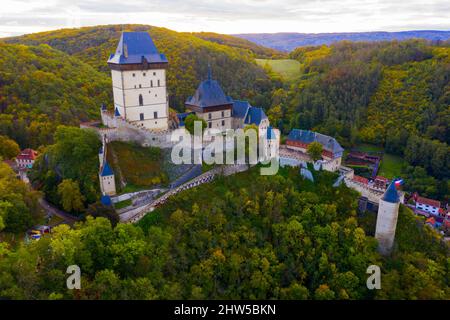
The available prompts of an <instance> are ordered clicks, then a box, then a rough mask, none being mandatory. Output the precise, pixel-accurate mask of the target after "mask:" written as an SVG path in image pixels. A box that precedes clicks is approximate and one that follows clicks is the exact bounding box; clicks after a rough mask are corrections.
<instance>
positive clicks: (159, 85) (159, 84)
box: [158, 79, 161, 87]
mask: <svg viewBox="0 0 450 320" xmlns="http://www.w3.org/2000/svg"><path fill="white" fill-rule="evenodd" d="M158 87H161V82H160V81H159V79H158Z"/></svg>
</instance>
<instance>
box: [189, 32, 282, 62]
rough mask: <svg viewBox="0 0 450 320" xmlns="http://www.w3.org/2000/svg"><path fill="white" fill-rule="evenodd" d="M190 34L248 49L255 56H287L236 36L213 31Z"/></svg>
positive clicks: (274, 57)
mask: <svg viewBox="0 0 450 320" xmlns="http://www.w3.org/2000/svg"><path fill="white" fill-rule="evenodd" d="M191 34H192V35H194V36H196V37H198V38H201V39H204V40H208V41H212V42H216V43H219V44H224V45H227V46H230V47H234V48H239V49H244V50H248V51H250V52H251V53H253V54H254V55H255V56H256V57H257V58H272V59H281V58H286V57H287V55H286V53H285V52H282V51H279V50H275V49H272V48H268V47H264V46H260V45H258V44H256V43H254V42H252V41H249V40H246V39H243V38H238V37H234V36H230V35H226V34H220V33H214V32H194V33H191Z"/></svg>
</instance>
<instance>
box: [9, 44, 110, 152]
mask: <svg viewBox="0 0 450 320" xmlns="http://www.w3.org/2000/svg"><path fill="white" fill-rule="evenodd" d="M111 95H112V93H111V80H110V79H109V77H108V76H107V75H105V74H103V73H101V72H98V71H96V70H95V69H94V68H92V67H91V66H90V65H88V64H86V63H84V62H82V61H80V60H79V59H78V58H76V57H72V56H70V55H67V54H65V53H64V52H61V51H59V50H55V49H52V48H51V47H49V46H48V45H40V46H25V45H17V44H4V43H3V44H2V43H0V134H1V135H7V136H9V137H11V138H13V139H14V140H16V141H17V143H19V145H20V146H21V147H22V148H23V147H33V148H37V147H39V146H40V145H46V144H48V143H51V141H52V139H53V134H54V132H55V128H56V126H57V125H58V124H69V125H76V126H78V125H79V122H80V121H86V120H89V119H93V118H96V117H98V116H99V115H98V108H99V106H100V104H101V103H102V102H108V101H111Z"/></svg>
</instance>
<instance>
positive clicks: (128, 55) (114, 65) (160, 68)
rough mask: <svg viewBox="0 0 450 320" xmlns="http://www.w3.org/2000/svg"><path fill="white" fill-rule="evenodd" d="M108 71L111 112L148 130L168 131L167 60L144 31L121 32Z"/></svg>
mask: <svg viewBox="0 0 450 320" xmlns="http://www.w3.org/2000/svg"><path fill="white" fill-rule="evenodd" d="M108 65H109V67H110V69H111V76H112V84H113V94H114V109H115V110H114V111H115V114H116V115H120V116H121V117H123V118H124V119H126V120H127V121H129V122H132V123H135V124H137V125H138V126H142V127H145V128H147V129H151V130H167V129H168V115H169V106H168V95H167V87H166V70H167V66H168V61H167V59H166V57H165V55H164V54H161V53H159V52H158V50H157V48H156V46H155V44H154V43H153V40H152V38H151V37H150V35H149V34H148V33H147V32H123V33H122V36H121V37H120V41H119V44H118V46H117V49H116V52H115V53H114V54H112V55H111V56H110V58H109V60H108Z"/></svg>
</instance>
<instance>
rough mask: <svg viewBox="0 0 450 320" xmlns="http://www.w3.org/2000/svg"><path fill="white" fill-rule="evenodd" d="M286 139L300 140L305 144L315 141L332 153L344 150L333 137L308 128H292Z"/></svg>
mask: <svg viewBox="0 0 450 320" xmlns="http://www.w3.org/2000/svg"><path fill="white" fill-rule="evenodd" d="M288 139H289V140H295V141H300V142H303V143H306V144H309V143H311V142H313V141H317V142H319V143H320V144H321V145H322V146H323V148H324V149H325V150H327V151H330V152H332V153H333V154H338V153H341V152H343V151H344V149H343V148H342V147H341V145H340V144H339V142H337V141H336V139H335V138H333V137H330V136H327V135H324V134H321V133H317V132H313V131H309V130H300V129H292V131H291V132H290V133H289V136H288Z"/></svg>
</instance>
